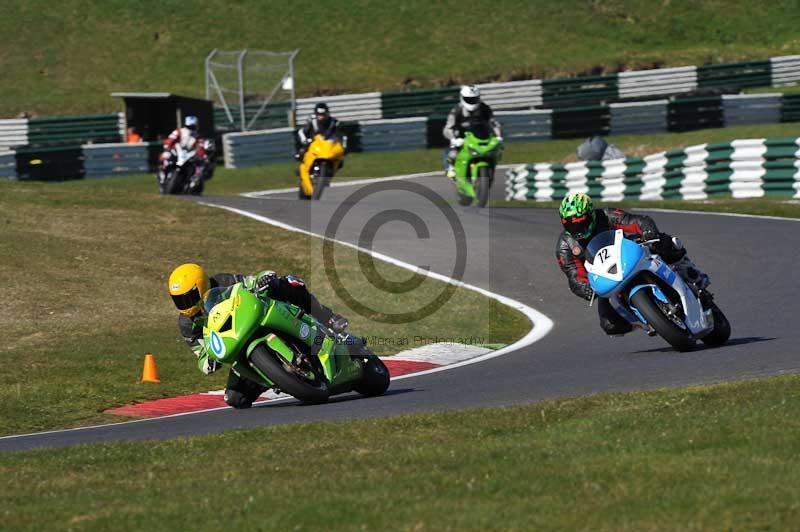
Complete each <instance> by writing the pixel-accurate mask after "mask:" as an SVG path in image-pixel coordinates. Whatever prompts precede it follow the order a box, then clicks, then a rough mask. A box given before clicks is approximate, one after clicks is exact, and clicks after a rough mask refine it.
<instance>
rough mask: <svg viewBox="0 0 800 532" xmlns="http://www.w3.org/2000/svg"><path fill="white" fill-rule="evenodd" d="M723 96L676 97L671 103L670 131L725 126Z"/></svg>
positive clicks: (668, 124) (669, 113)
mask: <svg viewBox="0 0 800 532" xmlns="http://www.w3.org/2000/svg"><path fill="white" fill-rule="evenodd" d="M723 125H724V116H723V113H722V98H721V97H720V96H704V97H699V98H680V97H679V98H676V99H674V100H673V101H671V102H670V103H669V111H668V115H667V126H668V128H669V130H670V131H691V130H694V129H705V128H714V127H723Z"/></svg>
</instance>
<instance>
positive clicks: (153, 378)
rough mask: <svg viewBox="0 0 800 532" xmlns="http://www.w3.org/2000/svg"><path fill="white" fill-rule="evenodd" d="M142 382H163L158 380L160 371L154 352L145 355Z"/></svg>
mask: <svg viewBox="0 0 800 532" xmlns="http://www.w3.org/2000/svg"><path fill="white" fill-rule="evenodd" d="M142 382H161V381H160V380H158V371H157V370H156V359H155V357H154V356H153V353H147V354H146V355H145V356H144V369H143V370H142Z"/></svg>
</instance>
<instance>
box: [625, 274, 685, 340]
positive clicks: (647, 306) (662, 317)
mask: <svg viewBox="0 0 800 532" xmlns="http://www.w3.org/2000/svg"><path fill="white" fill-rule="evenodd" d="M631 305H633V306H634V307H636V308H637V309H639V312H641V313H642V316H644V319H645V320H647V323H649V324H650V325H651V326H652V327H653V328H654V329H655V330H656V332H657V333H658V335H659V336H661V338H663V339H664V340H666V341H667V343H669V345H671V346H672V347H674V348H675V349H676V350H677V351H681V352H683V351H690V350H691V349H692V348H693V347H694V344H695V339H694V338H693V337H692V335H691V333H690V332H689V331H688V330H687V329H685V328H684V327H681V326H680V325H678V324H677V323H676V322H675V321H673V320H672V319H671V318H670V317H669V316H667V315H666V314H665V313H664V311H663V310H662V308H661V306H660V305H659V304H658V303H657V302H656V300H655V296H654V295H653V293H652V292H651V291H650V290H647V289H644V290H639V291H638V292H636V293H635V294H633V297H632V298H631Z"/></svg>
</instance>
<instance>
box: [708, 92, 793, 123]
mask: <svg viewBox="0 0 800 532" xmlns="http://www.w3.org/2000/svg"><path fill="white" fill-rule="evenodd" d="M722 111H723V116H724V119H725V125H726V126H736V125H744V124H777V123H778V122H780V121H781V95H780V94H725V95H723V96H722Z"/></svg>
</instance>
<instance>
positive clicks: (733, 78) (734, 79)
mask: <svg viewBox="0 0 800 532" xmlns="http://www.w3.org/2000/svg"><path fill="white" fill-rule="evenodd" d="M771 82H772V76H771V71H770V61H750V62H746V63H733V64H727V65H705V66H701V67H697V86H698V88H700V89H709V88H714V89H719V90H725V91H728V92H735V91H738V90H739V89H743V88H745V87H767V86H769V84H770V83H771Z"/></svg>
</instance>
